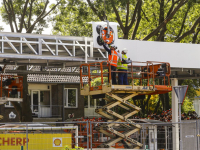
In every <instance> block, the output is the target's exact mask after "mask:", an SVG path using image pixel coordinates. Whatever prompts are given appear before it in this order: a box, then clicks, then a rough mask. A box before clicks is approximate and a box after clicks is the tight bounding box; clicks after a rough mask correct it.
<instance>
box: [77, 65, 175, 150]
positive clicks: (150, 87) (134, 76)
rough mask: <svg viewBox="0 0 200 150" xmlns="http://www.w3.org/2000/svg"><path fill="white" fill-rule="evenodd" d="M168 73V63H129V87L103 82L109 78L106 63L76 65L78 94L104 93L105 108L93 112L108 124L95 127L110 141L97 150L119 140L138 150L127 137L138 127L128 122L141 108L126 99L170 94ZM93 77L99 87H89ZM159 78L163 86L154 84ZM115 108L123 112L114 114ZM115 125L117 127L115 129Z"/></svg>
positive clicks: (136, 143)
mask: <svg viewBox="0 0 200 150" xmlns="http://www.w3.org/2000/svg"><path fill="white" fill-rule="evenodd" d="M137 63H140V64H141V63H142V65H135V64H137ZM107 64H108V65H107ZM133 64H134V65H133ZM84 67H87V70H88V72H87V73H84V72H83V71H82V70H83V68H84ZM106 69H107V70H109V71H108V72H109V73H108V72H106V71H105V70H106ZM94 70H99V71H94ZM116 72H119V71H116ZM170 72H171V71H170V64H169V63H164V62H132V63H131V65H129V70H128V74H129V81H131V84H130V85H112V83H111V81H108V83H106V81H105V78H106V76H108V75H109V76H110V75H111V69H110V65H109V62H106V61H105V62H95V63H91V64H82V65H81V66H80V81H81V95H102V94H105V98H104V99H105V100H106V101H107V104H106V105H105V106H103V107H101V108H98V109H96V110H95V112H96V113H98V114H100V115H102V116H104V117H105V118H107V119H108V122H111V123H108V124H103V125H100V126H98V127H96V128H95V129H96V130H98V131H99V132H101V133H103V134H105V135H107V136H108V137H110V140H108V141H107V142H105V143H103V144H101V145H99V147H100V148H109V147H112V145H114V144H115V143H118V142H120V141H123V143H125V145H126V147H127V148H131V149H140V148H142V147H143V144H142V143H140V142H138V141H136V140H134V139H133V138H131V135H133V134H134V133H136V132H138V131H140V130H141V128H142V127H141V125H139V124H137V123H136V122H134V121H131V120H130V119H129V118H130V117H132V116H133V115H135V114H137V113H138V112H139V111H140V110H141V108H139V107H138V106H136V105H134V104H132V103H130V102H129V100H130V99H131V98H133V97H136V96H139V95H152V94H162V93H167V92H170V91H171V90H172V88H171V86H170V82H169V76H170ZM107 74H108V75H107ZM86 78H87V82H86V81H85V82H84V81H83V79H86ZM96 78H99V79H100V84H98V85H94V86H93V84H92V81H93V80H94V79H96ZM160 78H162V79H163V85H156V84H155V80H156V79H160ZM110 79H111V78H110ZM136 80H137V81H139V84H137V85H136V84H135V83H134V82H135V81H136ZM117 107H120V108H122V109H124V110H126V111H125V113H122V114H121V113H119V112H117V111H114V110H115V108H117ZM116 124H118V125H119V127H118V128H116V127H115V125H116ZM120 128H125V129H126V130H125V131H121V130H120Z"/></svg>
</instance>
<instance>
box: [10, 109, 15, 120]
mask: <svg viewBox="0 0 200 150" xmlns="http://www.w3.org/2000/svg"><path fill="white" fill-rule="evenodd" d="M15 118H16V115H15V114H14V113H13V112H12V111H11V112H10V114H9V119H15Z"/></svg>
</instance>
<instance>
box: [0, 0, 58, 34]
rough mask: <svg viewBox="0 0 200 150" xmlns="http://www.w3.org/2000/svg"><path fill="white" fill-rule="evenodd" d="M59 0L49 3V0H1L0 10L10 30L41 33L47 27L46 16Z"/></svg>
mask: <svg viewBox="0 0 200 150" xmlns="http://www.w3.org/2000/svg"><path fill="white" fill-rule="evenodd" d="M60 2H61V1H57V3H56V4H51V5H50V4H49V3H50V1H49V0H3V2H2V7H1V8H0V12H1V16H2V18H3V21H4V22H5V23H7V24H9V25H10V29H11V32H19V33H21V32H23V31H25V32H26V33H32V32H33V31H35V32H36V33H41V32H42V31H43V29H44V28H47V27H48V23H47V22H48V21H47V19H46V18H47V16H48V15H49V14H50V13H51V12H52V11H53V10H54V9H55V8H56V7H57V6H58V5H59V4H60ZM49 5H50V6H49ZM48 6H49V8H48Z"/></svg>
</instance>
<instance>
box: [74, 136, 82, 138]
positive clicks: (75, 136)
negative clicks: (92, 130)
mask: <svg viewBox="0 0 200 150" xmlns="http://www.w3.org/2000/svg"><path fill="white" fill-rule="evenodd" d="M75 138H84V136H75Z"/></svg>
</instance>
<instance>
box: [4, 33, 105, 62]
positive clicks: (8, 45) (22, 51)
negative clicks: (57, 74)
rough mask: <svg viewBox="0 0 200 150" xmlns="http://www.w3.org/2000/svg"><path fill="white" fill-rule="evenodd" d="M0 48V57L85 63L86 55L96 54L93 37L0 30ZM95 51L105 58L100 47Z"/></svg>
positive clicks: (92, 55)
mask: <svg viewBox="0 0 200 150" xmlns="http://www.w3.org/2000/svg"><path fill="white" fill-rule="evenodd" d="M88 48H89V50H90V51H89V52H88ZM0 49H1V51H0V53H1V56H0V57H3V58H20V59H47V60H59V61H66V60H68V61H69V60H72V61H85V62H86V63H87V61H88V60H89V59H88V57H95V55H96V54H94V51H93V39H92V38H89V37H73V36H56V35H39V34H27V33H9V32H0ZM96 52H97V53H98V57H99V58H105V56H104V54H103V53H102V51H101V50H100V49H97V50H95V53H96ZM58 56H59V57H58ZM68 56H69V57H68ZM76 56H78V57H76ZM80 56H84V57H85V58H80ZM94 60H95V59H94Z"/></svg>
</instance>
